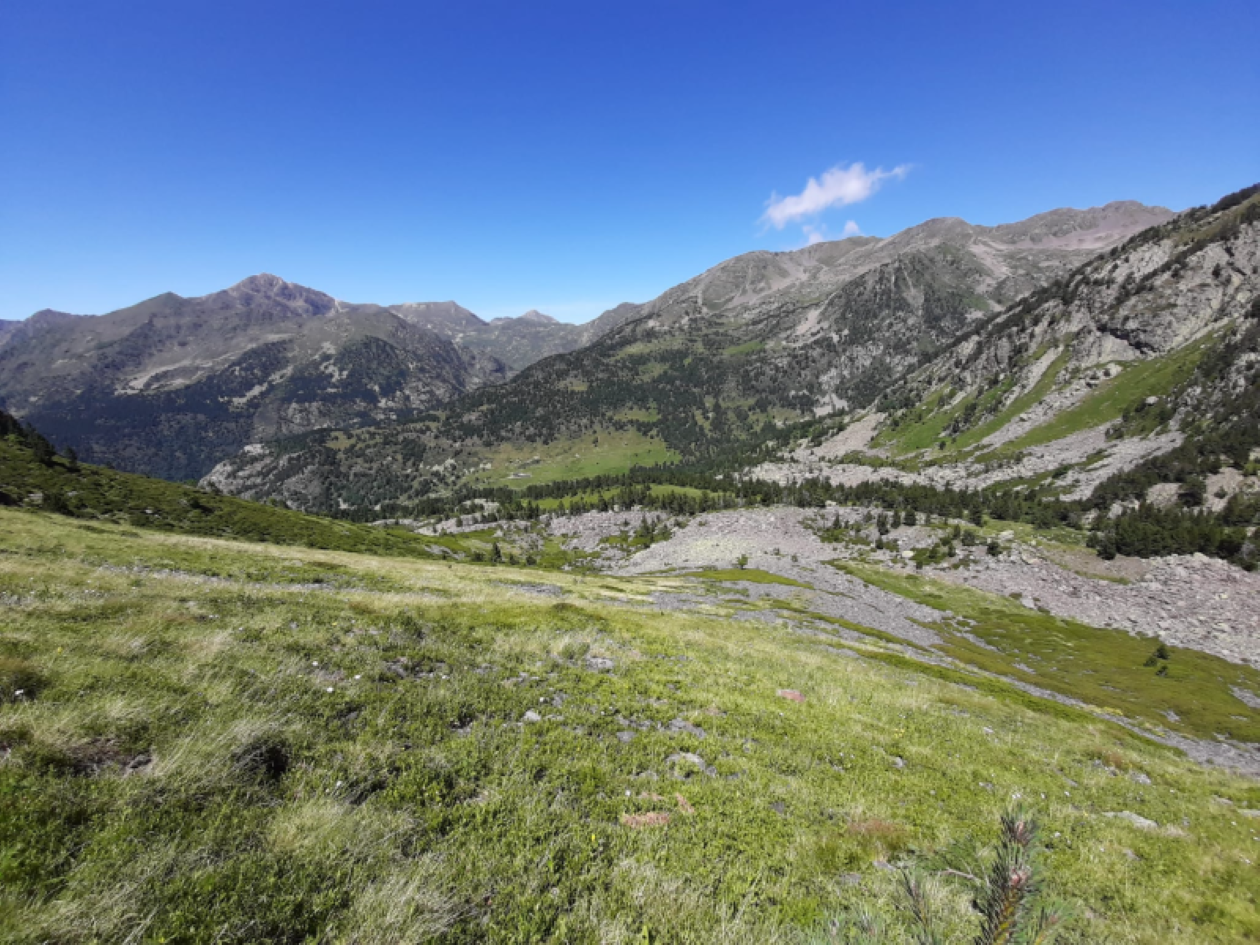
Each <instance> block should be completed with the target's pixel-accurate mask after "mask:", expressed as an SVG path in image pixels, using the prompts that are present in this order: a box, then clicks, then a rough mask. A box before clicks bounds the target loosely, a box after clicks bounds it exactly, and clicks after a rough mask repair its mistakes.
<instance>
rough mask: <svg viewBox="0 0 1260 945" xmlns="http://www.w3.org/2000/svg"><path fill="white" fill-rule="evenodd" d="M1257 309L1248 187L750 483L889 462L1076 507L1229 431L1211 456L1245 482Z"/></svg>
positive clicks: (1034, 298)
mask: <svg viewBox="0 0 1260 945" xmlns="http://www.w3.org/2000/svg"><path fill="white" fill-rule="evenodd" d="M1258 299H1260V192H1257V189H1256V188H1249V189H1247V190H1244V191H1240V192H1239V193H1238V194H1234V195H1230V196H1229V197H1226V198H1224V199H1222V200H1221V201H1220V202H1218V203H1217V204H1216V205H1215V206H1213V207H1205V208H1199V209H1196V210H1191V211H1187V212H1186V213H1184V214H1182V215H1181V216H1179V217H1178V218H1176V219H1175V220H1171V221H1169V222H1167V223H1165V224H1162V225H1161V226H1158V227H1154V228H1151V229H1149V230H1146V231H1144V232H1143V233H1141V234H1139V235H1137V236H1135V237H1133V238H1132V239H1130V240H1128V241H1127V242H1126V243H1125V244H1124V245H1122V246H1119V247H1116V248H1114V249H1112V250H1111V251H1109V252H1108V253H1106V254H1105V255H1103V256H1100V257H1098V258H1096V259H1094V260H1093V261H1091V262H1088V263H1086V264H1084V265H1083V266H1081V267H1079V268H1078V269H1076V270H1074V271H1073V272H1072V273H1071V274H1069V275H1068V276H1066V277H1064V278H1062V279H1060V280H1057V281H1056V282H1054V283H1053V284H1051V285H1049V286H1046V287H1045V288H1043V289H1041V290H1038V291H1036V292H1034V293H1032V294H1031V295H1029V296H1028V297H1027V298H1026V299H1024V300H1023V301H1021V302H1020V303H1018V304H1017V305H1014V306H1012V307H1011V308H1010V309H1009V310H1007V311H1006V312H1005V313H1003V314H1002V316H1001V317H999V318H996V319H994V320H992V321H990V322H987V323H985V324H983V325H982V326H979V327H978V328H977V330H975V331H973V332H971V333H969V334H968V335H967V336H965V337H964V338H962V339H960V340H959V341H958V343H957V344H956V345H954V346H953V347H952V348H951V349H950V350H949V351H947V352H944V353H942V354H941V355H940V356H939V357H937V358H935V359H933V360H932V361H931V362H930V363H928V364H927V365H925V366H924V367H922V368H921V369H920V370H918V371H916V372H915V373H913V374H911V375H910V376H908V377H907V378H906V379H905V380H903V381H902V382H901V383H899V384H897V385H892V386H891V387H890V390H889V393H888V395H887V396H886V397H884V398H883V399H882V401H881V403H880V404H879V406H880V407H881V408H882V409H883V410H884V411H886V415H872V416H871V417H870V418H869V421H870V422H867V423H864V424H862V425H861V426H862V428H863V429H864V430H865V436H864V437H861V438H858V437H855V436H854V434H855V432H856V429H855V430H850V431H846V432H845V433H842V434H841V435H840V436H838V437H836V438H835V439H834V440H833V441H830V442H825V443H822V444H820V445H818V446H816V447H813V448H806V449H802V450H797V451H794V452H793V453H792V454H790V456H789V457H788V458H789V459H790V460H791V462H790V463H789V464H788V465H787V466H780V467H779V468H777V469H776V468H773V467H769V468H768V467H762V468H760V469H759V470H757V471H756V474H758V475H784V474H787V475H794V476H805V475H815V474H820V475H824V476H826V477H828V478H832V479H845V480H846V481H852V480H853V479H854V478H855V477H857V476H860V475H861V473H860V470H857V469H855V468H853V467H852V464H848V465H846V464H845V463H843V462H839V461H840V460H843V459H844V458H846V457H847V458H848V459H850V460H861V458H862V456H863V455H865V456H867V457H870V458H872V459H874V460H877V461H878V463H879V464H880V465H881V466H883V467H884V468H883V469H882V470H881V471H880V472H878V473H877V475H879V476H881V477H887V476H888V475H889V474H890V471H889V470H888V468H887V466H888V462H889V461H892V463H893V464H894V465H895V466H899V467H900V468H901V469H902V470H903V474H902V478H904V479H907V480H913V481H926V482H934V483H938V484H952V485H963V484H965V485H969V486H972V487H974V486H982V485H986V484H991V483H997V482H1004V481H1042V482H1044V481H1045V480H1046V479H1047V478H1049V477H1050V476H1051V475H1053V480H1054V485H1055V487H1056V488H1057V489H1058V490H1059V491H1060V492H1062V493H1063V494H1064V495H1065V496H1067V497H1070V498H1085V497H1087V496H1089V495H1090V493H1091V492H1092V491H1093V490H1094V489H1095V488H1096V487H1098V486H1099V485H1100V484H1102V483H1104V482H1106V481H1108V480H1109V478H1110V477H1113V476H1121V475H1123V474H1124V473H1125V471H1126V470H1128V469H1131V468H1133V467H1134V466H1137V465H1140V464H1143V463H1148V462H1153V461H1154V460H1153V459H1152V457H1156V456H1159V455H1161V454H1164V453H1167V452H1169V451H1170V450H1173V449H1175V448H1180V447H1179V444H1181V443H1182V442H1183V440H1186V439H1187V438H1190V439H1193V440H1196V441H1197V440H1200V439H1203V438H1204V437H1217V438H1220V437H1223V436H1226V435H1227V434H1228V431H1230V430H1234V429H1236V428H1237V429H1238V430H1239V431H1240V432H1239V433H1238V436H1240V437H1241V439H1240V440H1239V445H1237V446H1236V447H1233V448H1231V449H1229V450H1226V449H1224V448H1222V449H1219V450H1218V453H1225V452H1230V453H1238V452H1239V451H1241V452H1240V454H1239V455H1236V456H1231V457H1230V460H1229V462H1230V463H1232V464H1233V465H1234V466H1235V467H1237V469H1239V470H1241V469H1242V468H1243V467H1245V466H1246V465H1247V463H1248V462H1249V457H1248V454H1247V449H1250V448H1251V447H1252V446H1255V447H1260V435H1257V434H1255V433H1252V432H1247V431H1250V430H1252V428H1254V427H1255V410H1256V404H1257V403H1260V400H1258V399H1257V392H1256V391H1255V388H1256V384H1257V370H1256V367H1257V364H1258V363H1260V355H1258V354H1257V348H1258V344H1257V341H1258V340H1260V339H1258V336H1260V320H1258V319H1257V315H1260V302H1258V301H1257V300H1258ZM1249 419H1250V425H1249V426H1248V425H1247V423H1248V420H1249ZM1240 424H1242V426H1243V427H1246V430H1243V429H1242V427H1240V426H1239V425H1240ZM872 433H873V434H875V436H874V438H873V439H872V438H871V436H870V435H871V434H872ZM1231 435H1232V434H1231ZM1252 440H1254V442H1252ZM1244 441H1245V442H1246V443H1248V444H1249V445H1248V446H1247V447H1246V448H1244V447H1243V446H1242V445H1241V444H1242V443H1243V442H1244ZM1215 465H1216V468H1215V469H1214V470H1212V474H1213V475H1215V474H1217V473H1219V471H1220V466H1221V463H1220V461H1219V460H1217V461H1216V464H1215ZM1227 465H1228V464H1227ZM1185 474H1186V472H1185V471H1184V470H1183V471H1182V475H1185ZM872 475H876V473H874V472H872ZM1148 478H1149V477H1148ZM1226 478H1229V477H1226ZM1153 484H1154V482H1148V485H1153ZM1218 488H1226V489H1227V491H1228V489H1229V488H1232V486H1228V485H1227V484H1225V483H1224V482H1214V483H1213V486H1212V491H1213V492H1215V491H1216V490H1217V489H1218ZM1108 495H1113V493H1112V492H1108ZM1115 497H1118V496H1115ZM1137 497H1138V496H1136V495H1134V494H1133V493H1132V491H1131V490H1130V491H1129V492H1128V493H1126V494H1125V498H1137Z"/></svg>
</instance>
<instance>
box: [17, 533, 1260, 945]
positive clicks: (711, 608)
mask: <svg viewBox="0 0 1260 945" xmlns="http://www.w3.org/2000/svg"><path fill="white" fill-rule="evenodd" d="M707 588H711V590H710V589H707ZM752 591H769V592H772V593H771V594H770V595H764V594H756V595H754V594H752V593H751V592H752ZM793 592H794V588H793V587H792V586H791V585H790V584H789V585H783V584H779V585H776V584H773V583H764V584H752V583H747V582H739V581H733V582H731V583H719V582H715V581H712V580H709V579H705V578H702V577H697V578H691V579H687V578H659V577H638V578H615V577H611V576H603V577H601V578H600V579H599V580H598V581H597V582H596V581H590V580H586V579H584V578H583V577H581V576H574V575H566V574H559V573H541V572H538V571H522V570H517V569H513V568H507V567H501V568H489V567H485V566H482V567H477V566H470V565H461V564H450V563H435V562H410V561H404V560H400V559H396V558H374V557H368V556H358V555H350V554H345V553H338V552H328V551H322V552H321V551H308V550H305V549H296V548H283V549H278V548H274V547H269V546H265V545H247V544H243V543H238V542H224V541H216V540H207V539H203V538H186V537H183V536H179V535H158V534H154V533H151V532H150V533H145V534H136V533H131V532H129V531H128V530H127V529H126V528H122V527H118V526H113V525H96V526H91V527H88V528H85V527H84V526H83V525H82V524H81V523H76V522H73V521H71V520H68V519H65V518H62V517H57V516H45V515H39V514H34V515H32V514H30V513H21V512H14V511H11V510H5V509H0V601H3V606H4V608H5V615H6V619H5V621H4V622H3V625H2V626H0V746H3V758H4V761H3V763H2V764H0V846H2V847H3V848H4V849H5V850H6V851H7V852H8V855H7V856H6V858H5V861H4V869H3V871H0V905H2V908H0V938H3V939H4V940H5V941H6V942H13V943H15V945H18V943H30V945H34V943H37V942H46V941H58V942H65V943H88V942H95V941H126V940H128V939H131V940H136V941H141V940H152V941H162V940H166V941H184V942H190V943H203V942H204V943H210V942H239V943H245V942H257V941H284V942H299V941H315V940H324V941H330V942H346V943H349V942H356V943H359V945H387V943H390V945H392V943H397V942H414V941H428V940H434V939H440V940H442V941H446V942H469V943H471V942H522V941H567V942H581V943H586V942H591V943H595V942H606V943H626V945H629V943H631V942H643V941H688V942H715V943H716V942H722V943H730V942H737V943H738V942H746V943H754V942H755V943H758V945H761V943H785V945H786V943H799V942H801V941H832V940H834V938H833V935H834V933H835V930H836V929H839V928H842V927H844V926H845V925H846V924H847V923H849V922H850V921H852V920H854V919H855V918H857V917H860V916H863V915H873V916H875V917H876V918H877V919H878V920H879V921H880V922H881V923H885V924H886V932H885V933H884V936H883V938H882V939H881V940H882V941H901V940H903V938H902V936H903V935H906V934H908V932H909V929H908V927H907V926H906V924H905V923H906V921H907V917H906V913H905V911H904V910H903V909H902V908H901V905H900V904H901V902H902V900H901V899H900V894H899V892H898V889H899V883H900V870H902V869H905V870H915V869H918V870H922V871H925V872H930V873H933V874H936V880H937V882H938V883H939V884H940V886H941V889H940V892H939V894H938V897H937V902H938V908H939V910H940V915H939V921H940V923H941V930H940V931H941V934H942V935H943V936H945V940H946V941H951V942H954V941H958V942H962V941H974V940H975V936H976V934H977V930H978V918H977V916H976V914H975V911H974V909H973V908H972V906H971V900H972V897H973V896H974V895H976V893H977V888H976V887H975V886H973V885H971V880H969V879H968V878H967V877H968V876H977V877H978V876H983V875H986V874H987V872H988V870H989V869H990V868H991V865H992V850H991V840H992V838H994V836H995V834H996V823H997V819H998V816H999V814H1000V813H1001V812H1002V811H1003V810H1005V809H1006V808H1007V807H1008V805H1010V804H1011V803H1012V800H1011V799H1012V798H1018V799H1022V800H1023V802H1024V803H1026V804H1027V805H1029V806H1030V807H1031V809H1032V810H1033V812H1034V813H1035V815H1036V816H1037V818H1038V819H1039V820H1041V822H1042V824H1043V825H1044V826H1043V834H1042V837H1043V840H1044V843H1045V846H1046V849H1045V850H1044V852H1042V854H1041V863H1042V864H1043V867H1044V870H1045V877H1046V878H1045V883H1046V893H1047V895H1048V896H1049V897H1050V898H1052V899H1055V900H1061V901H1064V902H1066V904H1067V905H1068V906H1069V908H1070V913H1071V915H1072V918H1071V919H1070V921H1069V924H1068V925H1067V927H1066V929H1065V932H1066V933H1067V934H1066V935H1065V936H1064V937H1062V938H1060V941H1080V942H1100V941H1107V942H1115V943H1118V945H1121V943H1122V945H1156V943H1160V945H1163V943H1166V942H1171V941H1194V942H1203V943H1225V942H1237V941H1244V940H1249V939H1252V938H1255V937H1256V936H1257V935H1260V914H1258V913H1257V904H1256V902H1255V897H1254V895H1253V891H1254V882H1252V879H1253V876H1254V867H1253V866H1252V861H1253V859H1254V856H1255V841H1254V839H1253V836H1252V835H1253V834H1254V832H1255V831H1254V829H1252V827H1251V823H1252V821H1251V820H1250V819H1249V818H1251V817H1252V816H1253V815H1254V812H1255V811H1256V810H1257V809H1260V789H1258V788H1257V786H1256V783H1255V781H1254V780H1250V779H1247V778H1244V777H1240V776H1237V775H1232V774H1229V773H1227V772H1223V771H1220V770H1212V769H1205V768H1203V767H1200V766H1198V765H1195V764H1193V763H1191V762H1189V761H1188V760H1186V759H1185V758H1184V757H1182V756H1181V755H1180V753H1178V752H1176V751H1174V750H1171V749H1168V748H1164V747H1162V746H1159V745H1156V744H1154V743H1153V742H1151V741H1149V740H1148V739H1146V738H1144V737H1141V736H1139V735H1136V734H1133V733H1131V732H1129V731H1126V730H1125V729H1124V728H1121V727H1120V726H1118V725H1116V724H1115V723H1113V722H1110V721H1106V720H1105V719H1103V718H1101V717H1098V716H1096V715H1095V714H1093V712H1092V711H1090V710H1087V709H1085V708H1073V707H1069V706H1065V705H1061V704H1059V703H1056V702H1053V701H1050V700H1047V699H1042V698H1037V697H1034V696H1030V695H1028V694H1027V693H1025V692H1022V691H1020V690H1018V689H1016V688H1015V687H1013V686H1010V685H1008V684H1006V683H1005V682H1003V681H1001V680H999V679H995V678H993V677H991V676H989V675H988V674H985V673H979V672H974V671H970V670H967V669H966V668H965V667H956V666H954V665H953V664H952V663H950V662H946V663H944V664H941V665H934V664H931V663H927V662H919V661H917V660H916V659H912V658H908V657H907V656H906V655H905V654H906V653H907V652H913V653H918V652H919V651H918V650H912V651H908V650H907V649H906V647H904V646H898V645H895V644H890V643H888V642H886V640H885V639H884V638H883V637H881V636H880V635H879V634H878V633H877V632H876V631H873V630H866V629H865V628H864V627H862V626H861V625H860V624H857V623H852V622H851V623H849V624H847V625H841V624H839V623H838V622H837V621H834V620H828V619H827V618H826V617H825V616H823V615H821V614H815V613H812V612H810V611H809V610H808V608H807V607H805V606H802V605H801V603H799V602H794V601H792V600H789V599H788V598H789V597H790V596H791V595H792V594H793ZM835 601H836V603H837V604H838V605H840V606H846V598H845V597H844V596H843V595H835ZM907 613H908V614H910V615H913V616H922V614H921V612H920V610H917V609H911V610H908V611H907ZM1144 650H1145V647H1143V651H1144ZM1171 665H1172V666H1173V670H1172V674H1171V677H1170V678H1168V679H1166V680H1162V681H1163V682H1165V683H1166V684H1167V685H1169V686H1173V685H1176V684H1177V680H1178V677H1179V674H1182V673H1183V672H1189V671H1191V670H1193V669H1194V668H1195V667H1196V665H1197V664H1195V663H1194V662H1193V661H1191V660H1188V659H1186V658H1184V657H1183V654H1180V653H1175V654H1173V656H1172V660H1171ZM1214 669H1215V670H1217V671H1218V672H1219V668H1218V667H1216V666H1214V665H1211V664H1210V662H1206V661H1205V662H1204V663H1203V665H1202V678H1203V679H1204V680H1206V685H1207V687H1209V688H1210V687H1213V686H1216V687H1219V685H1220V684H1219V683H1215V682H1213V675H1212V671H1213V670H1214ZM1134 671H1136V672H1137V673H1141V672H1142V671H1141V670H1140V669H1138V670H1134ZM1154 672H1155V671H1154V670H1148V671H1147V673H1148V674H1151V675H1153V674H1154ZM1197 679H1198V677H1186V678H1183V679H1181V682H1180V684H1181V685H1182V687H1183V688H1184V689H1186V690H1187V691H1188V692H1190V693H1193V692H1195V691H1197V690H1198V688H1199V683H1198V681H1197ZM1186 698H1190V697H1189V696H1187V697H1186ZM1238 706H1239V707H1238V709H1237V713H1238V714H1239V715H1240V716H1246V717H1247V718H1249V719H1254V718H1255V716H1256V713H1255V711H1253V710H1252V709H1250V708H1249V707H1247V706H1245V705H1243V704H1242V703H1239V704H1238Z"/></svg>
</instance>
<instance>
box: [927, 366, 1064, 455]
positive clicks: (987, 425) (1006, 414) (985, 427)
mask: <svg viewBox="0 0 1260 945" xmlns="http://www.w3.org/2000/svg"><path fill="white" fill-rule="evenodd" d="M1044 353H1045V352H1038V353H1037V354H1036V355H1034V356H1033V358H1032V359H1031V360H1032V363H1036V362H1037V361H1038V360H1039V359H1040V358H1041V357H1042V356H1043V355H1044ZM1071 356H1072V355H1071V350H1070V349H1068V348H1064V349H1063V351H1061V352H1060V353H1059V355H1058V357H1056V358H1055V359H1054V360H1053V361H1052V362H1051V363H1050V364H1049V366H1048V367H1047V368H1046V370H1045V372H1044V373H1043V374H1042V375H1041V377H1039V378H1037V382H1036V383H1035V384H1033V386H1032V387H1030V388H1029V389H1028V390H1027V391H1025V392H1024V393H1023V394H1020V395H1019V396H1018V397H1016V398H1015V399H1014V400H1013V401H1011V402H1010V403H1009V404H1008V405H1007V406H1006V407H1005V408H1004V409H1003V410H1001V411H999V412H998V413H997V414H996V415H995V416H993V417H990V418H989V419H987V420H985V421H983V422H982V423H979V424H977V425H976V426H974V427H972V428H970V429H968V430H964V431H963V432H962V433H960V434H959V435H958V438H957V439H956V440H955V441H954V442H953V443H952V444H951V447H950V449H951V451H955V452H956V451H961V450H966V449H970V448H971V447H973V446H976V445H977V444H979V443H980V442H981V441H982V440H984V438H985V437H987V436H991V435H992V434H994V433H996V432H997V431H998V430H1000V429H1002V427H1004V426H1006V425H1007V424H1008V423H1010V422H1011V421H1013V420H1014V419H1015V418H1016V417H1018V416H1019V415H1020V414H1022V413H1024V412H1025V411H1027V410H1029V409H1030V408H1032V407H1033V406H1035V405H1036V404H1039V403H1041V401H1042V400H1044V399H1045V398H1046V395H1048V394H1049V393H1050V392H1051V391H1052V390H1054V386H1055V383H1056V382H1057V381H1058V378H1059V375H1060V374H1061V373H1062V372H1063V369H1064V367H1066V366H1067V363H1068V361H1069V360H1071Z"/></svg>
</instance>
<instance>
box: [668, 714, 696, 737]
mask: <svg viewBox="0 0 1260 945" xmlns="http://www.w3.org/2000/svg"><path fill="white" fill-rule="evenodd" d="M665 728H666V729H667V730H668V731H671V732H686V733H687V734H688V735H694V736H696V738H704V737H705V731H704V729H702V728H701V727H700V726H699V725H693V724H691V723H690V722H688V721H687V720H686V719H674V720H672V721H671V722H670V723H669V724H668V725H666V726H665Z"/></svg>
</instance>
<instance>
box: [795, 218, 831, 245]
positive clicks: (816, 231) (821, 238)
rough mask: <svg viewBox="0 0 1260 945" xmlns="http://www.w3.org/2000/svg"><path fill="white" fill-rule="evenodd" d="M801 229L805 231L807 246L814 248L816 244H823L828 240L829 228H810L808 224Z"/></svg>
mask: <svg viewBox="0 0 1260 945" xmlns="http://www.w3.org/2000/svg"><path fill="white" fill-rule="evenodd" d="M801 229H803V230H804V231H805V240H806V242H805V245H806V246H813V245H814V244H815V243H822V242H825V241H826V239H827V227H826V226H825V225H824V226H810V225H809V224H808V223H807V224H805V226H803V227H802V228H801Z"/></svg>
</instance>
